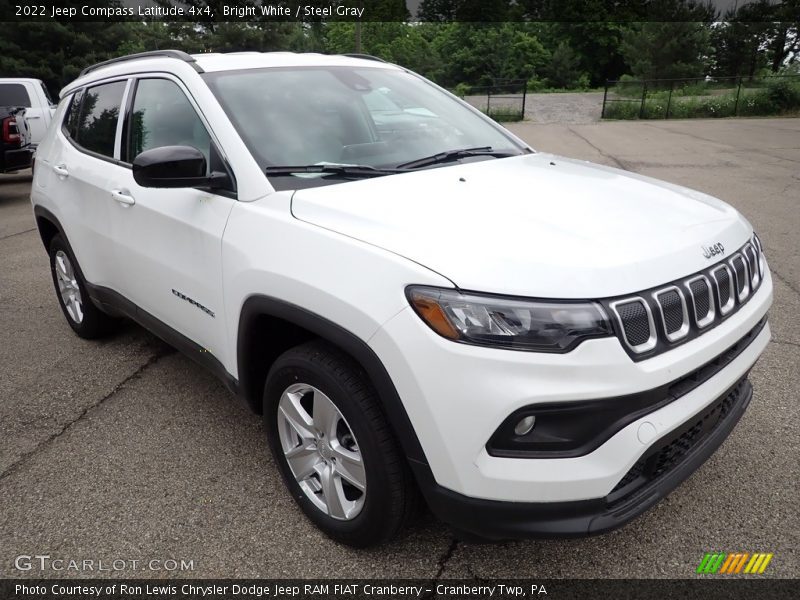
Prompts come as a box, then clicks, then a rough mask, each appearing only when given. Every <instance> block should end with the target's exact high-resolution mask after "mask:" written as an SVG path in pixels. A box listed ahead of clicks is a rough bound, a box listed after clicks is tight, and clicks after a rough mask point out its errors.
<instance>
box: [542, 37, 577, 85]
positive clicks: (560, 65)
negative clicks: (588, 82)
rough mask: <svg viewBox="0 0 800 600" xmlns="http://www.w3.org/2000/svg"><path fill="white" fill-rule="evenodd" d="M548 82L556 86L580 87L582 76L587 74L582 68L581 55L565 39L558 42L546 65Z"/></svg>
mask: <svg viewBox="0 0 800 600" xmlns="http://www.w3.org/2000/svg"><path fill="white" fill-rule="evenodd" d="M544 75H545V76H546V77H547V82H548V84H549V85H551V86H552V87H556V88H574V87H578V85H579V83H580V80H581V77H583V78H584V79H586V75H585V74H584V73H582V72H581V70H580V57H579V56H578V55H577V54H576V53H575V51H574V50H573V49H572V48H571V47H570V46H569V44H568V43H567V42H565V41H562V42H560V43H559V44H558V46H557V47H556V49H555V50H554V51H553V53H552V55H551V56H550V61H549V62H548V63H547V66H545V67H544Z"/></svg>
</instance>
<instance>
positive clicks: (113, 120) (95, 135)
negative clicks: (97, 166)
mask: <svg viewBox="0 0 800 600" xmlns="http://www.w3.org/2000/svg"><path fill="white" fill-rule="evenodd" d="M125 85H126V82H125V81H115V82H114V83H106V84H104V85H98V86H95V87H90V88H88V89H87V90H86V91H85V92H84V94H83V103H82V107H81V111H80V117H79V122H78V124H77V128H76V136H75V137H76V141H77V142H78V144H80V145H81V146H82V147H83V148H86V149H87V150H90V151H92V152H96V153H97V154H102V155H103V156H108V157H113V156H114V140H115V138H116V134H117V121H118V120H119V113H120V106H121V105H122V94H123V93H124V92H125Z"/></svg>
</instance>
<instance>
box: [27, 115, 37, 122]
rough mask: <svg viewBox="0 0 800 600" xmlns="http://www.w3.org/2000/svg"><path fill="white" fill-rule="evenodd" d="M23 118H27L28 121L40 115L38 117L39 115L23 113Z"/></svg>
mask: <svg viewBox="0 0 800 600" xmlns="http://www.w3.org/2000/svg"><path fill="white" fill-rule="evenodd" d="M25 118H26V119H28V121H30V120H32V119H38V118H40V117H39V115H33V116H29V115H25Z"/></svg>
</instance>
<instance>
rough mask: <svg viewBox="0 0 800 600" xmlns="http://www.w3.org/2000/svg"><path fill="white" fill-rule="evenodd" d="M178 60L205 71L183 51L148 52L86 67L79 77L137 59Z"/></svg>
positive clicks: (119, 57) (199, 70)
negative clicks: (161, 58) (158, 58)
mask: <svg viewBox="0 0 800 600" xmlns="http://www.w3.org/2000/svg"><path fill="white" fill-rule="evenodd" d="M157 57H163V58H177V59H178V60H182V61H183V62H187V63H189V64H190V65H191V66H192V67H193V68H194V70H195V71H197V72H198V73H202V72H203V69H202V68H200V65H198V64H197V61H196V60H195V58H194V57H193V56H192V55H191V54H187V53H186V52H184V51H183V50H150V51H148V52H137V53H136V54H128V55H127V56H118V57H117V58H112V59H111V60H104V61H103V62H99V63H97V64H95V65H92V66H90V67H86V68H85V69H84V70H83V71H81V74H80V75H79V76H78V77H83V76H84V75H86V74H87V73H91V72H92V71H94V70H95V69H99V68H100V67H105V66H106V65H111V64H114V63H121V62H125V61H128V60H136V59H137V58H157Z"/></svg>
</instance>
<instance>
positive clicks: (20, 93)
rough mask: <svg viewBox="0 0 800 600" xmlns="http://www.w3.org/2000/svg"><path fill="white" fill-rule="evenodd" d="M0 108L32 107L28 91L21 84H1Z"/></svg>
mask: <svg viewBox="0 0 800 600" xmlns="http://www.w3.org/2000/svg"><path fill="white" fill-rule="evenodd" d="M0 106H24V107H25V108H30V107H31V98H30V96H28V90H26V89H25V86H24V85H22V84H21V83H0Z"/></svg>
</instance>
